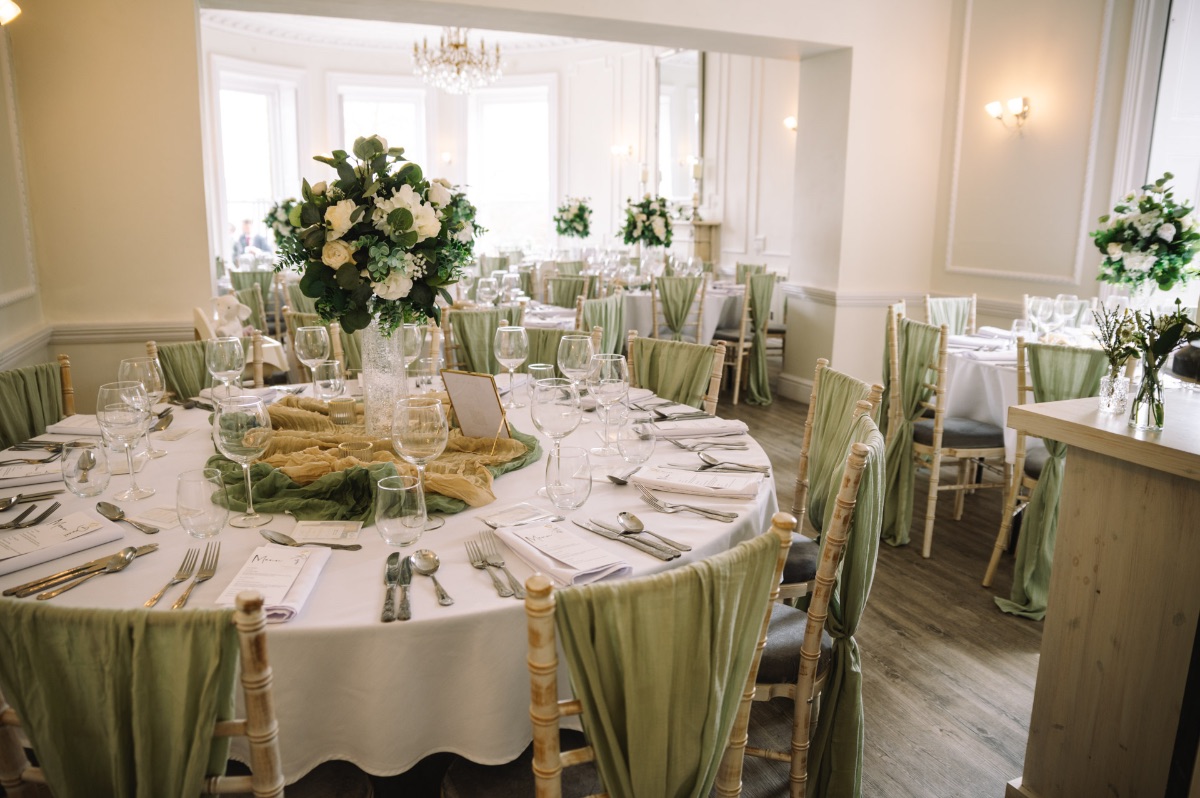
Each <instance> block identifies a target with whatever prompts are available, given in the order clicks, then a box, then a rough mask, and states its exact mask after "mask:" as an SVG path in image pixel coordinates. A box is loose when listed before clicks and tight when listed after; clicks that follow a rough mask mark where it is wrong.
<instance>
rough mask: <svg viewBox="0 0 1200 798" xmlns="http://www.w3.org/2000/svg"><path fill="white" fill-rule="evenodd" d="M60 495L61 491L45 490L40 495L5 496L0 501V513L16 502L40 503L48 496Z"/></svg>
mask: <svg viewBox="0 0 1200 798" xmlns="http://www.w3.org/2000/svg"><path fill="white" fill-rule="evenodd" d="M59 493H62V491H61V490H46V491H42V492H41V493H18V494H17V495H16V496H6V497H4V498H3V499H0V512H2V511H4V510H7V509H8V508H9V507H12V506H13V505H15V504H17V503H18V502H40V501H41V500H42V499H45V498H47V497H50V496H54V495H56V494H59Z"/></svg>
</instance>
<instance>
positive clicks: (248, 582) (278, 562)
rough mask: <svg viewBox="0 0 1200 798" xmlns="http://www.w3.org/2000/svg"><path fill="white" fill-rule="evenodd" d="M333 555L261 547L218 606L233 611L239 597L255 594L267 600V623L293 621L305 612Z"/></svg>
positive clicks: (226, 589) (321, 551)
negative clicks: (314, 589) (245, 592)
mask: <svg viewBox="0 0 1200 798" xmlns="http://www.w3.org/2000/svg"><path fill="white" fill-rule="evenodd" d="M330 553H331V551H330V549H325V548H321V549H298V548H295V547H293V546H276V545H272V544H268V545H265V546H259V547H258V548H257V549H255V550H254V553H252V554H251V555H250V559H248V560H246V564H245V565H243V566H242V569H241V570H240V571H238V572H237V575H236V576H234V577H233V580H232V581H231V582H230V583H229V585H228V586H227V587H226V588H225V590H224V592H222V593H221V595H220V596H218V597H217V604H218V605H221V606H229V607H232V606H233V604H234V600H235V599H236V598H237V594H238V593H241V592H242V591H243V590H253V591H255V592H258V593H261V594H262V596H263V609H264V610H266V613H267V623H283V622H285V621H290V620H291V619H292V618H295V617H296V615H298V614H299V612H300V610H302V609H304V602H306V601H308V595H309V593H311V592H312V589H313V587H315V586H316V584H317V577H319V576H320V575H321V569H322V568H324V567H325V563H326V562H327V561H328V560H329V555H330Z"/></svg>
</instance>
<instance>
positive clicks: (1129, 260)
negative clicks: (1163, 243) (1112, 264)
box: [1125, 251, 1158, 274]
mask: <svg viewBox="0 0 1200 798" xmlns="http://www.w3.org/2000/svg"><path fill="white" fill-rule="evenodd" d="M1157 261H1158V258H1157V257H1156V256H1155V255H1153V254H1152V253H1149V252H1136V251H1135V252H1126V253H1125V271H1127V272H1132V273H1134V274H1141V273H1142V272H1147V271H1150V269H1151V267H1153V266H1154V264H1155V263H1156V262H1157Z"/></svg>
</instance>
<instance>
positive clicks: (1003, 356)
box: [960, 349, 1017, 363]
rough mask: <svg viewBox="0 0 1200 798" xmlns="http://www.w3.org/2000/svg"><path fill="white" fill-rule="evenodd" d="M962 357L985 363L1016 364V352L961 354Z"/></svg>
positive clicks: (1002, 350) (1013, 350) (1009, 350)
mask: <svg viewBox="0 0 1200 798" xmlns="http://www.w3.org/2000/svg"><path fill="white" fill-rule="evenodd" d="M960 354H961V355H962V356H963V357H966V358H970V359H971V360H981V361H983V362H985V363H1016V362H1017V350H1015V349H998V350H995V351H993V352H961V353H960Z"/></svg>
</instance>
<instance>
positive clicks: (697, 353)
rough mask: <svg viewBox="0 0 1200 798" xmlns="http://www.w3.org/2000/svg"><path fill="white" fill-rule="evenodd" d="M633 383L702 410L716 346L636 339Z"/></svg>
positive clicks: (634, 340) (634, 342) (663, 397)
mask: <svg viewBox="0 0 1200 798" xmlns="http://www.w3.org/2000/svg"><path fill="white" fill-rule="evenodd" d="M633 347H634V353H633V358H632V362H633V372H634V373H633V374H631V375H630V377H631V379H632V380H633V382H632V383H631V384H633V385H634V387H637V388H649V389H650V390H652V391H654V394H655V395H656V396H658V397H659V398H661V399H670V400H671V401H672V402H678V403H679V404H685V405H691V406H692V407H700V406H701V405H702V404H703V403H704V394H705V393H706V392H707V391H708V380H709V377H711V376H712V359H713V351H712V347H708V346H700V345H699V344H689V343H685V342H683V341H664V340H661V339H656V338H634V339H633Z"/></svg>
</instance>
